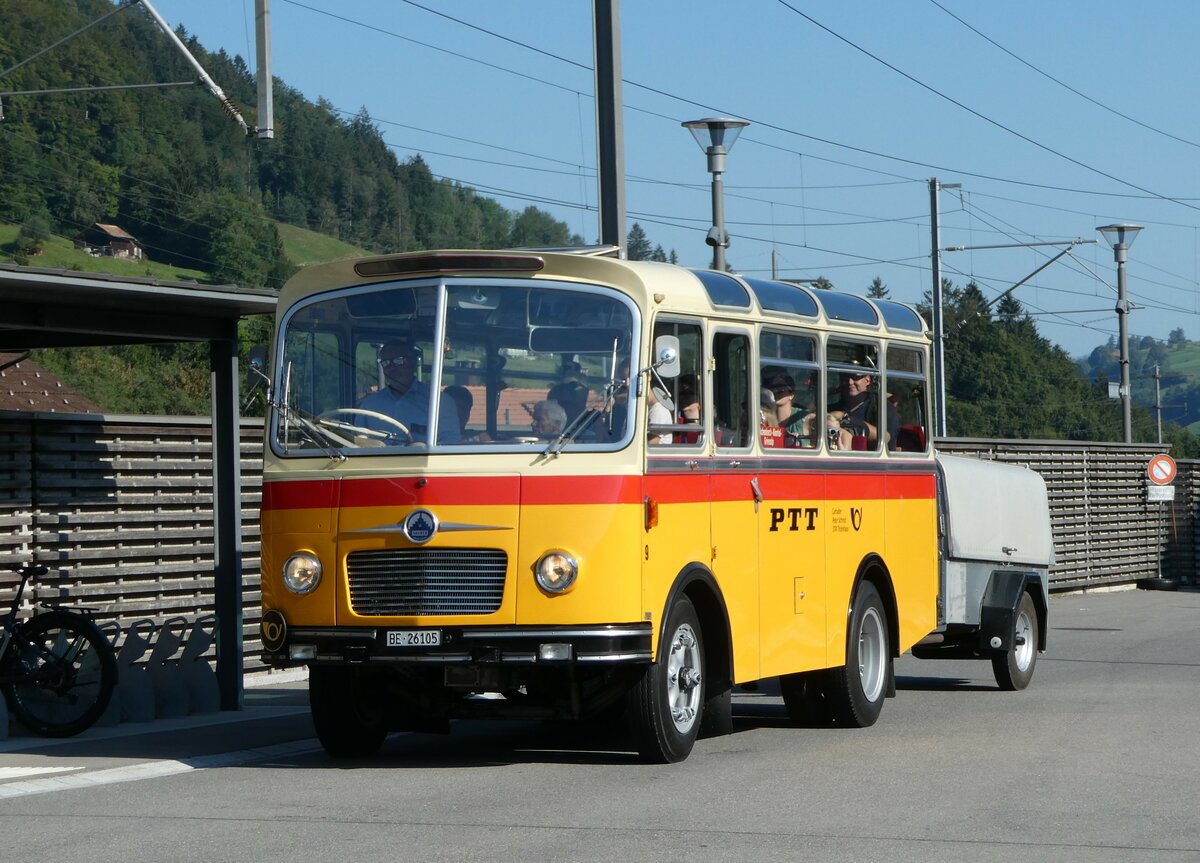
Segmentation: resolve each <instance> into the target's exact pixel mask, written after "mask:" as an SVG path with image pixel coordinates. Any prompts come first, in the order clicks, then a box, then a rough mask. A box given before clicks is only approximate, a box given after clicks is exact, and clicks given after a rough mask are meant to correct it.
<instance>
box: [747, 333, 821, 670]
mask: <svg viewBox="0 0 1200 863" xmlns="http://www.w3.org/2000/svg"><path fill="white" fill-rule="evenodd" d="M758 348H759V369H758V375H759V378H758V392H759V395H760V403H761V405H762V406H761V408H760V411H761V414H762V425H763V428H762V431H761V432H760V434H759V437H760V441H761V444H762V452H763V458H762V463H761V464H762V471H761V473H760V476H759V491H760V492H761V495H762V503H761V504H760V506H759V513H758V537H759V551H758V553H759V591H760V596H761V598H760V609H761V614H760V621H761V626H762V635H761V638H760V645H761V646H760V651H761V673H762V676H763V677H774V676H775V675H778V674H789V673H791V672H794V671H805V670H810V669H815V668H824V667H825V666H826V664H827V663H826V650H825V646H826V620H825V610H826V605H825V590H826V585H825V523H824V520H825V518H826V517H827V513H826V509H827V508H826V503H825V483H826V476H825V464H824V459H823V458H822V457H821V447H822V440H823V439H824V437H825V434H824V431H825V426H826V423H825V421H824V417H825V407H824V398H823V397H824V387H822V386H821V369H820V364H819V362H818V356H817V338H816V336H814V335H809V334H806V333H802V332H795V331H792V332H786V331H774V330H769V329H766V328H764V329H763V331H762V332H761V334H760V335H759V345H758Z"/></svg>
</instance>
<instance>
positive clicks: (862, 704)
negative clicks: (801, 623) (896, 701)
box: [828, 581, 892, 728]
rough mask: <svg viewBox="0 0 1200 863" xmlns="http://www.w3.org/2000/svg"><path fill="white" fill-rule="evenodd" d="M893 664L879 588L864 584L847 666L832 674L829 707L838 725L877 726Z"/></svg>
mask: <svg viewBox="0 0 1200 863" xmlns="http://www.w3.org/2000/svg"><path fill="white" fill-rule="evenodd" d="M891 664H892V653H891V647H890V645H889V644H888V626H887V612H886V611H885V610H884V607H883V600H882V599H880V597H879V591H878V590H877V589H876V588H875V585H873V584H871V582H869V581H864V582H863V583H862V584H860V585H859V586H858V590H856V591H855V593H854V600H853V601H852V602H851V604H850V626H849V628H848V629H847V632H846V664H845V665H844V666H842V667H841V668H834V669H831V670H830V671H829V677H828V697H829V706H830V707H831V708H832V710H833V717H834V720H835V721H836V722H837V724H838V725H843V726H847V727H850V728H866V727H868V726H871V725H874V724H875V721H876V720H877V719H879V712H880V711H881V710H882V709H883V700H884V698H886V697H887V689H888V679H889V677H890V674H891V673H890V668H891Z"/></svg>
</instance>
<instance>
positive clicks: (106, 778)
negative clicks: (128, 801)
mask: <svg viewBox="0 0 1200 863" xmlns="http://www.w3.org/2000/svg"><path fill="white" fill-rule="evenodd" d="M320 749H321V747H320V745H319V744H318V743H317V742H316V741H315V740H296V741H293V742H291V743H279V744H276V745H275V746H263V747H260V748H258V749H243V750H241V751H239V752H222V753H219V754H217V755H205V756H202V757H199V758H188V759H186V760H183V761H147V762H145V763H144V764H133V765H130V766H127V767H112V768H109V769H108V770H95V771H93V772H91V773H77V774H75V775H73V776H47V777H43V778H41V779H26V780H23V781H20V782H9V783H8V784H6V785H0V799H6V798H9V797H27V796H29V795H31V794H47V793H49V792H53V791H71V790H73V789H76V788H95V787H97V786H100V785H114V784H116V783H118V782H138V781H140V780H142V779H160V778H162V777H164V776H175V775H178V774H180V773H189V772H191V771H192V770H206V769H209V768H212V767H229V766H231V765H234V764H245V763H247V762H249V761H262V760H265V759H267V758H280V757H284V758H286V757H289V756H293V755H303V754H306V753H308V752H318V751H320ZM15 769H19V768H15ZM51 769H55V768H51ZM69 769H78V768H69Z"/></svg>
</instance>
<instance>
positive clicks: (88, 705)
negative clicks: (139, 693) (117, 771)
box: [0, 563, 117, 737]
mask: <svg viewBox="0 0 1200 863" xmlns="http://www.w3.org/2000/svg"><path fill="white" fill-rule="evenodd" d="M12 570H13V572H15V573H16V574H17V575H19V576H20V579H21V581H20V584H19V585H18V586H17V589H16V595H15V596H14V597H13V601H12V605H11V607H10V608H9V610H8V613H7V614H5V615H4V616H3V617H2V618H0V692H3V693H4V697H5V699H6V700H7V701H8V707H9V709H10V710H11V711H12V712H13V715H15V716H16V718H17V719H18V720H19V721H20V722H21V723H22V724H23V725H24V726H25V727H26V728H28V729H29V730H30V731H32V732H34V733H35V734H41V735H43V736H45V737H72V736H74V735H76V734H78V733H79V732H81V731H83V730H85V729H87V728H89V727H91V725H92V723H94V722H95V721H96V720H97V719H99V718H100V716H101V714H102V713H104V710H105V708H107V707H108V703H109V701H110V700H111V699H112V695H113V690H114V689H115V688H116V685H117V659H116V655H115V654H114V652H113V648H112V645H111V644H109V642H108V639H107V638H105V637H104V633H102V632H101V631H100V629H99V627H97V626H96V623H95V621H93V620H92V618H91V615H90V614H89V613H88V612H87V611H86V610H71V609H66V608H60V607H59V606H57V605H53V604H50V603H42V605H43V606H44V607H45V608H46V609H48V610H46V611H39V612H34V614H33V616H31V617H29V618H27V619H25V620H18V619H17V616H18V611H19V609H20V606H21V597H22V596H23V595H24V593H25V587H26V585H27V584H28V583H29V581H30V579H32V578H35V577H37V576H42V575H45V574H46V572H47V571H48V570H47V569H46V567H44V566H41V565H39V564H34V563H28V564H23V565H19V566H15V567H13V568H12Z"/></svg>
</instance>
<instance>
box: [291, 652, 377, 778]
mask: <svg viewBox="0 0 1200 863" xmlns="http://www.w3.org/2000/svg"><path fill="white" fill-rule="evenodd" d="M308 702H309V706H310V708H311V709H312V718H313V726H314V727H315V728H316V730H317V739H318V740H320V741H321V746H322V747H324V749H325V751H326V752H328V753H329V754H330V755H332V756H333V757H334V758H364V757H366V756H368V755H374V754H375V753H376V752H378V751H379V747H381V746H382V745H383V741H384V738H386V737H387V734H388V729H387V721H386V720H387V717H386V715H385V714H384V711H383V707H382V705H380V704H379V703H378V702H377V699H375V698H373V697H372V694H371V692H370V690H369V685H368V682H367V678H366V677H365V675H362V674H359V673H358V669H354V668H324V667H321V666H316V667H311V668H309V671H308Z"/></svg>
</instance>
